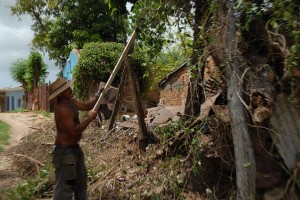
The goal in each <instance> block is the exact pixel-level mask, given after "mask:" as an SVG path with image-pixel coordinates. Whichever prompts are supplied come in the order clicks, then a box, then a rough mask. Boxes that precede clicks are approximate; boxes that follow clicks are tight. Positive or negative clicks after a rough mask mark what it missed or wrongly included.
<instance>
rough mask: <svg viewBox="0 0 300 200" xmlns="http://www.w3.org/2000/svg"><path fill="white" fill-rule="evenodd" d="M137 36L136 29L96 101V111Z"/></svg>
mask: <svg viewBox="0 0 300 200" xmlns="http://www.w3.org/2000/svg"><path fill="white" fill-rule="evenodd" d="M135 38H136V30H134V31H133V33H132V34H131V36H130V39H129V41H128V43H127V45H126V47H125V49H124V50H123V52H122V54H121V56H120V58H119V60H118V62H117V64H116V66H115V68H114V70H113V72H112V74H111V75H110V77H109V79H108V81H107V83H106V84H105V86H104V89H103V92H102V93H101V94H100V97H99V99H98V101H97V102H96V104H95V106H94V108H93V110H94V111H97V110H98V108H99V106H100V102H101V100H102V99H103V97H104V93H105V92H106V91H107V89H108V88H109V87H110V86H111V83H112V82H113V80H114V78H115V76H116V74H117V72H118V70H119V69H120V67H121V65H122V63H123V62H124V60H125V58H126V56H127V54H128V52H129V50H130V49H131V48H132V46H133V43H134V40H135Z"/></svg>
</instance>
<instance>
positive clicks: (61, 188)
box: [49, 77, 99, 200]
mask: <svg viewBox="0 0 300 200" xmlns="http://www.w3.org/2000/svg"><path fill="white" fill-rule="evenodd" d="M71 84H72V81H70V82H67V81H66V80H65V79H63V78H61V77H58V78H57V79H56V81H55V82H53V83H52V84H51V85H50V93H51V95H50V97H49V100H53V99H54V98H56V102H57V103H56V105H55V109H54V118H55V123H56V129H57V134H56V138H55V149H54V151H53V165H54V167H55V186H54V195H53V199H54V200H71V199H72V195H73V194H74V197H75V199H76V200H86V199H87V171H86V167H85V163H84V155H83V152H82V150H81V148H80V146H79V144H78V142H79V141H80V139H81V137H82V132H83V131H84V130H85V129H86V127H87V126H88V125H89V124H90V123H91V122H92V121H93V120H94V119H95V118H96V116H97V112H96V111H89V110H91V109H92V108H93V106H94V105H95V103H96V102H97V97H99V95H97V97H96V95H95V98H93V99H92V100H90V101H89V102H87V103H83V102H81V101H79V100H77V99H75V98H74V95H73V93H72V90H71V88H70V85H71ZM78 110H82V111H89V112H88V117H87V118H85V119H84V120H83V121H82V122H80V121H79V111H78Z"/></svg>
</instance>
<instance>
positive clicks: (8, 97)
mask: <svg viewBox="0 0 300 200" xmlns="http://www.w3.org/2000/svg"><path fill="white" fill-rule="evenodd" d="M24 95H25V92H24V89H20V90H14V91H5V101H6V102H5V104H6V108H5V110H6V111H14V110H20V109H21V108H22V104H23V96H24Z"/></svg>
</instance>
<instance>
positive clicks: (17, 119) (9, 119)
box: [0, 112, 45, 191]
mask: <svg viewBox="0 0 300 200" xmlns="http://www.w3.org/2000/svg"><path fill="white" fill-rule="evenodd" d="M44 119H45V117H44V116H42V115H40V114H36V113H34V112H22V113H0V120H1V121H3V122H5V123H7V124H9V125H10V126H11V130H10V140H9V144H8V145H7V146H6V147H5V149H4V151H3V152H1V153H0V191H1V190H2V189H4V188H6V187H9V186H10V185H12V184H14V183H15V182H17V181H18V177H17V175H16V174H15V173H14V172H13V171H12V170H11V166H12V162H11V160H10V158H9V156H8V155H9V149H10V148H12V147H13V146H15V145H18V144H19V143H20V142H21V140H22V139H23V138H24V137H25V136H26V135H27V134H29V133H30V132H31V131H32V129H31V127H34V126H36V125H37V124H38V123H40V122H41V121H43V120H44Z"/></svg>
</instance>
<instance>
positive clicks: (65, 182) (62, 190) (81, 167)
mask: <svg viewBox="0 0 300 200" xmlns="http://www.w3.org/2000/svg"><path fill="white" fill-rule="evenodd" d="M52 154H53V165H54V167H55V186H54V197H53V199H54V200H71V199H72V196H73V194H74V197H75V199H76V200H86V199H87V171H86V167H85V163H84V156H83V152H82V150H81V148H80V146H79V145H78V144H76V145H70V146H61V145H56V146H55V149H54V151H53V153H52Z"/></svg>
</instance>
